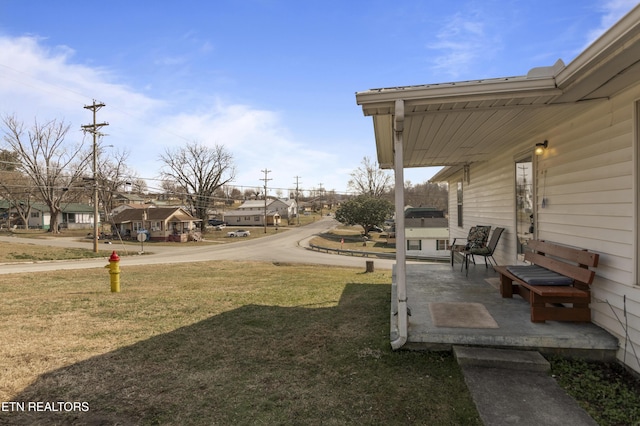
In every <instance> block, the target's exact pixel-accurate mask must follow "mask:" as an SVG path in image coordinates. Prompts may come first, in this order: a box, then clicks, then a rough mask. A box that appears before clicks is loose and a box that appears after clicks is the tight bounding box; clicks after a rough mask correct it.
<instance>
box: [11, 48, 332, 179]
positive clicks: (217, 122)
mask: <svg viewBox="0 0 640 426" xmlns="http://www.w3.org/2000/svg"><path fill="white" fill-rule="evenodd" d="M73 58H74V52H73V50H72V49H69V48H67V47H64V46H62V47H57V48H54V49H47V48H45V47H43V44H42V40H39V39H36V38H33V37H20V38H9V37H0V114H3V115H4V114H16V116H17V117H18V119H20V120H22V121H24V122H25V123H29V122H31V121H32V120H33V119H34V118H36V119H38V120H49V119H53V118H56V119H64V120H65V121H66V122H67V123H69V124H71V128H72V130H73V129H77V130H78V133H76V134H70V137H81V136H80V132H79V130H80V126H81V125H83V124H89V123H91V120H92V115H91V112H90V111H89V110H87V109H84V108H83V107H84V106H85V105H89V104H91V103H92V101H93V99H96V100H97V101H100V102H103V103H104V104H105V105H106V106H105V108H103V109H100V110H99V112H98V117H97V120H98V122H108V123H109V126H107V127H103V128H102V129H101V130H102V131H103V132H104V133H106V134H107V136H105V138H104V139H103V144H105V145H112V146H113V148H114V149H119V150H123V149H126V150H128V151H129V152H130V157H129V163H130V165H131V167H132V168H133V169H134V170H136V171H137V172H138V173H139V174H140V176H142V177H144V178H156V177H158V176H159V169H160V166H161V163H160V162H159V155H160V154H161V153H163V152H164V149H165V147H169V146H176V145H180V144H184V143H186V142H187V141H198V142H203V143H206V144H209V145H214V144H219V145H223V146H225V148H227V149H228V150H229V151H230V152H231V153H232V154H233V155H234V158H235V159H236V164H237V166H238V167H237V168H238V177H237V179H236V182H235V183H236V184H237V185H238V186H256V185H261V182H260V181H259V178H260V177H261V175H260V170H262V169H264V168H268V169H270V170H272V176H271V177H272V178H273V182H271V183H272V184H273V187H283V188H291V187H293V186H294V184H293V182H294V176H296V175H301V176H303V175H307V176H308V175H310V172H311V171H313V173H314V174H315V175H322V174H323V168H324V166H323V164H324V163H325V162H327V161H329V162H337V158H334V156H333V155H332V154H327V153H326V152H324V151H322V150H321V149H318V150H315V149H309V148H308V147H305V146H304V145H303V144H301V143H298V142H296V141H295V140H294V136H293V135H291V133H290V131H289V130H288V129H287V127H286V126H284V125H283V123H282V118H281V117H280V115H279V114H278V113H276V112H273V111H269V110H266V109H256V108H254V107H252V106H250V105H247V104H234V103H233V102H229V101H227V102H223V101H222V100H220V99H217V100H215V101H214V102H212V105H208V106H205V107H204V108H203V107H202V102H201V99H199V101H200V102H198V103H197V102H191V103H189V102H187V103H183V104H182V105H176V104H175V102H178V101H177V100H175V99H169V100H164V99H154V98H150V97H148V96H146V95H144V94H142V93H140V92H137V91H136V90H134V89H132V88H129V87H127V86H125V85H122V84H118V83H117V82H114V81H116V80H117V76H116V75H115V74H114V73H113V72H110V71H108V70H105V69H99V68H92V67H88V66H85V65H80V64H76V63H73V62H72V60H73ZM7 64H10V65H7ZM185 105H186V106H187V107H185ZM191 105H200V109H198V110H195V111H194V110H188V108H189V107H190V106H191ZM72 133H73V132H72ZM331 178H333V176H331ZM338 179H342V177H340V176H337V179H336V180H335V181H332V179H328V180H327V182H324V183H325V184H326V185H324V186H325V187H326V188H332V187H336V188H339V189H341V188H342V186H343V185H344V184H343V183H342V184H341V182H340V181H339V180H338ZM342 182H344V181H342ZM318 183H319V182H313V183H311V182H308V185H305V187H307V188H311V187H315V186H317V184H318ZM150 186H156V185H154V184H152V185H150Z"/></svg>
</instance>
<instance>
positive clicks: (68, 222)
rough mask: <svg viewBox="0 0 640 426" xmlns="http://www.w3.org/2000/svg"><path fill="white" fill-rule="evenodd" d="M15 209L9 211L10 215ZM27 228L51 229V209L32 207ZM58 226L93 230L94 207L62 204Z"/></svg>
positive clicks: (44, 206) (33, 205)
mask: <svg viewBox="0 0 640 426" xmlns="http://www.w3.org/2000/svg"><path fill="white" fill-rule="evenodd" d="M15 211H16V210H15V208H13V207H12V208H11V209H10V210H9V215H10V216H11V212H14V214H13V216H14V217H15V216H16V214H15ZM27 226H28V227H29V228H31V229H47V230H48V229H49V228H50V227H51V212H50V211H49V207H48V206H47V205H45V204H42V203H34V204H32V205H31V211H30V214H29V218H28V223H27ZM58 226H59V227H60V228H67V229H91V228H93V206H92V205H90V204H84V203H67V204H62V206H61V211H60V213H59V214H58Z"/></svg>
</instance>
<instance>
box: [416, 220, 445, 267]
mask: <svg viewBox="0 0 640 426" xmlns="http://www.w3.org/2000/svg"><path fill="white" fill-rule="evenodd" d="M405 240H406V251H407V255H410V256H420V257H427V258H434V259H445V258H446V259H448V258H449V257H450V256H451V251H450V250H449V222H448V221H447V219H446V218H444V217H440V218H424V217H423V218H415V219H405Z"/></svg>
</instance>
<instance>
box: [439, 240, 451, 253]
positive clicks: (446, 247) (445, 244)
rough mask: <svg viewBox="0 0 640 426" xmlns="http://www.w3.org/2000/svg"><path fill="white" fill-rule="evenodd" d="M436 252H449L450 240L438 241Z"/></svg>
mask: <svg viewBox="0 0 640 426" xmlns="http://www.w3.org/2000/svg"><path fill="white" fill-rule="evenodd" d="M436 250H442V251H449V250H450V247H449V240H437V241H436Z"/></svg>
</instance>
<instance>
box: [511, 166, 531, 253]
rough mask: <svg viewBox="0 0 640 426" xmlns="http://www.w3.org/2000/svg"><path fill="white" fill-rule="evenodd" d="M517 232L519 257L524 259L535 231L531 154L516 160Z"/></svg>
mask: <svg viewBox="0 0 640 426" xmlns="http://www.w3.org/2000/svg"><path fill="white" fill-rule="evenodd" d="M515 175H516V182H515V185H516V188H515V189H516V191H515V192H516V233H517V235H518V244H517V253H518V259H519V260H523V259H524V246H525V245H526V244H527V241H529V240H530V239H531V238H533V235H534V232H535V224H534V217H535V216H534V214H535V212H534V206H535V203H534V195H533V194H534V185H533V184H534V181H533V160H532V158H531V157H530V156H528V157H526V158H523V159H521V160H519V161H517V162H516V170H515Z"/></svg>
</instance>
